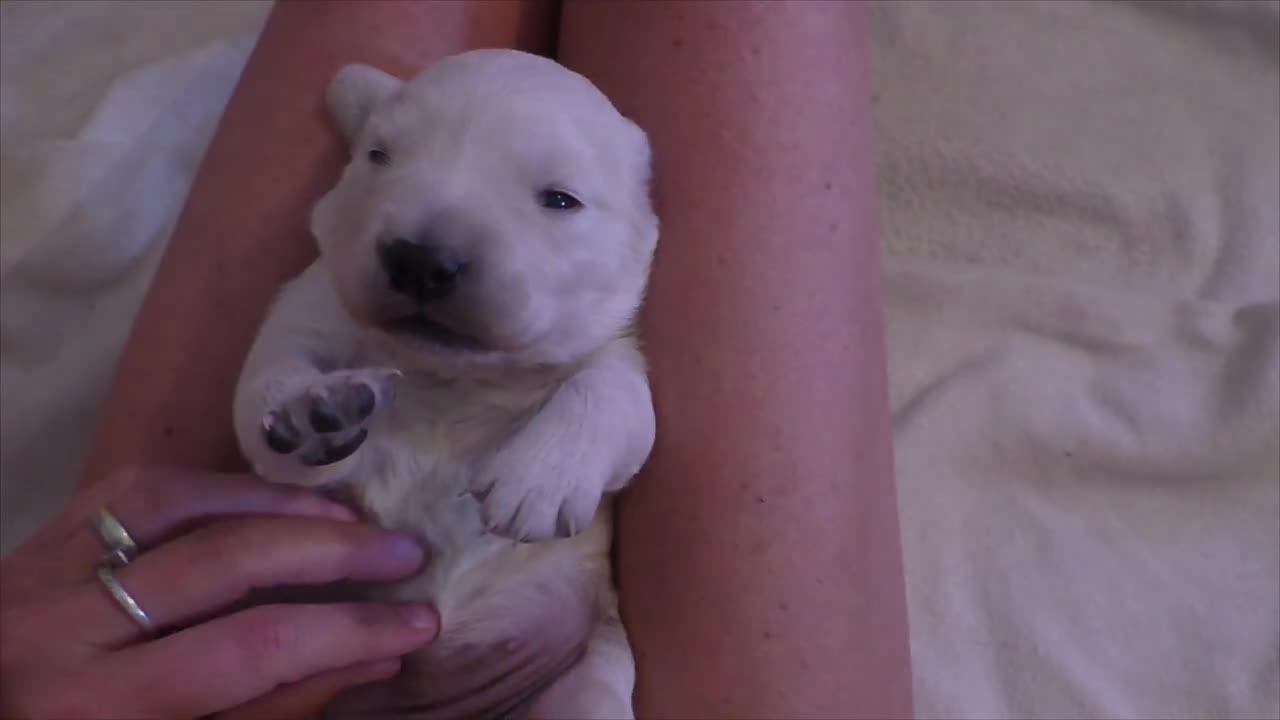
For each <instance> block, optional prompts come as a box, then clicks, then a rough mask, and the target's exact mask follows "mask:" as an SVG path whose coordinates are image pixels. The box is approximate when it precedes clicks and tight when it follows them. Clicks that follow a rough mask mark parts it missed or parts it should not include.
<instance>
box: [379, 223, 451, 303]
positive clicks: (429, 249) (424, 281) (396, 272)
mask: <svg viewBox="0 0 1280 720" xmlns="http://www.w3.org/2000/svg"><path fill="white" fill-rule="evenodd" d="M378 252H379V256H380V258H381V260H382V268H383V270H385V271H386V273H387V280H388V281H389V282H390V284H391V289H392V291H394V292H396V293H399V294H401V295H407V296H409V297H411V298H413V299H414V300H417V301H418V302H431V301H432V300H442V299H444V298H446V297H448V296H449V295H450V294H452V293H453V291H454V289H455V288H457V286H458V276H459V275H460V274H461V273H462V263H461V262H460V261H459V260H458V259H457V258H456V257H455V256H453V255H452V254H451V253H448V252H445V251H443V250H440V249H439V248H437V247H435V246H433V245H431V244H429V243H419V242H413V241H410V240H405V239H404V238H395V239H393V240H391V241H390V242H388V243H385V244H383V245H382V247H381V248H379V251H378Z"/></svg>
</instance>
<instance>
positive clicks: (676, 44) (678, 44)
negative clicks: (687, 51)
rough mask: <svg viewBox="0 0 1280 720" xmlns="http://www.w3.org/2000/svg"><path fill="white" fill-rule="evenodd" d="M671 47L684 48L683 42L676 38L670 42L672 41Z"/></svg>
mask: <svg viewBox="0 0 1280 720" xmlns="http://www.w3.org/2000/svg"><path fill="white" fill-rule="evenodd" d="M671 47H673V48H682V47H684V40H683V39H681V38H676V39H674V40H672V41H671Z"/></svg>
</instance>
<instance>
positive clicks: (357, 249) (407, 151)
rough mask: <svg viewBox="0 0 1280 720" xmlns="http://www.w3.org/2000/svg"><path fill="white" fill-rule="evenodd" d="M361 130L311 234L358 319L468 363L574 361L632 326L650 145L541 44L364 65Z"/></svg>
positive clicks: (642, 267)
mask: <svg viewBox="0 0 1280 720" xmlns="http://www.w3.org/2000/svg"><path fill="white" fill-rule="evenodd" d="M328 99H329V105H330V108H331V110H332V111H333V114H334V116H335V119H336V121H337V123H338V125H339V126H340V127H341V128H342V130H343V132H344V133H345V134H346V135H347V137H348V139H349V140H350V143H351V150H352V151H351V162H350V164H349V165H348V166H347V168H346V170H345V171H344V172H343V175H342V178H341V180H340V181H339V182H338V184H337V186H336V187H334V188H333V190H331V191H330V192H329V193H328V194H327V195H325V197H324V198H322V199H321V201H320V202H319V203H318V204H317V206H316V208H315V210H314V212H313V214H312V218H311V228H312V232H313V233H314V234H315V236H316V238H317V240H318V242H319V245H320V250H321V257H322V262H323V263H324V265H325V266H326V267H327V268H328V270H329V272H330V274H331V276H332V278H333V281H334V284H335V286H336V287H337V289H338V293H339V295H340V296H341V298H342V301H343V303H344V305H345V306H346V308H347V310H348V311H349V312H350V313H351V315H352V316H353V317H354V318H355V319H356V320H357V322H359V323H361V324H363V325H366V326H368V327H370V328H373V329H375V330H376V331H377V332H380V333H385V334H386V336H387V337H390V338H394V339H395V340H396V341H397V342H398V343H399V346H400V347H404V348H411V349H412V350H413V352H414V354H415V356H417V357H420V358H421V359H422V361H423V362H424V363H427V364H428V365H430V364H433V363H434V364H436V365H442V364H443V365H447V366H457V365H458V364H459V363H463V364H473V365H474V364H479V365H509V364H516V365H547V364H553V365H554V364H562V363H567V362H571V361H573V360H575V359H577V358H579V357H582V356H583V355H585V354H587V353H590V352H591V351H592V350H595V349H597V348H599V347H600V346H602V345H603V344H605V343H606V342H608V341H609V340H611V339H612V338H614V337H616V336H617V335H618V334H620V333H622V332H625V331H626V329H627V326H628V325H629V323H630V322H631V319H632V316H633V315H634V313H635V311H636V309H637V307H638V305H639V304H640V300H641V297H642V294H643V292H644V286H645V282H646V279H647V276H648V268H649V262H650V260H651V258H652V256H653V251H654V246H655V244H656V242H657V235H658V227H657V219H656V218H655V216H654V213H653V210H652V208H651V205H650V202H649V195H648V181H649V147H648V141H647V139H646V138H645V135H644V133H643V132H642V131H641V130H640V129H639V128H638V127H637V126H636V125H635V124H634V123H632V122H631V121H629V120H627V119H626V118H624V117H623V116H622V115H620V114H619V113H618V112H617V110H615V109H614V107H613V106H612V105H611V104H610V102H609V101H608V99H606V98H605V97H604V95H603V94H602V93H600V92H599V90H597V89H596V88H595V87H594V86H593V85H592V84H591V83H590V82H588V81H587V80H586V79H585V78H583V77H582V76H580V75H578V74H576V73H573V72H570V71H569V70H567V69H565V68H564V67H562V66H560V65H558V64H556V63H555V62H553V61H551V60H547V59H544V58H541V57H538V56H535V55H529V54H525V53H520V52H515V51H506V50H481V51H473V52H469V53H464V54H461V55H455V56H453V57H450V58H447V59H445V60H443V61H441V62H439V63H437V64H435V65H432V66H431V67H429V68H427V69H426V71H424V72H423V73H422V74H421V75H419V76H418V77H416V78H414V79H413V80H410V81H408V82H401V81H400V80H397V79H396V78H393V77H392V76H390V75H388V74H386V73H383V72H381V71H379V70H376V69H374V68H370V67H367V66H349V67H347V68H344V69H343V70H342V71H340V72H339V73H338V75H337V76H336V77H335V79H334V80H333V83H332V85H331V86H330V90H329V98H328Z"/></svg>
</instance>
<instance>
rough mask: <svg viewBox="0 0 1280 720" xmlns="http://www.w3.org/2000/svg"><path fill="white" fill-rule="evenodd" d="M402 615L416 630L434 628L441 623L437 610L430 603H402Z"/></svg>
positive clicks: (407, 623)
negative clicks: (437, 617) (438, 619)
mask: <svg viewBox="0 0 1280 720" xmlns="http://www.w3.org/2000/svg"><path fill="white" fill-rule="evenodd" d="M400 617H401V618H403V619H404V623H405V624H406V625H408V626H409V627H411V628H413V629H415V630H434V629H435V628H436V626H437V625H438V624H439V623H438V621H437V620H436V611H435V610H434V609H432V608H431V606H429V605H401V606H400Z"/></svg>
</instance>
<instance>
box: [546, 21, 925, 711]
mask: <svg viewBox="0 0 1280 720" xmlns="http://www.w3.org/2000/svg"><path fill="white" fill-rule="evenodd" d="M562 23H563V24H562V28H561V35H560V55H559V58H560V60H561V61H562V62H564V63H565V64H567V65H569V66H570V67H572V68H574V69H576V70H579V71H580V72H583V73H584V74H586V75H587V76H588V77H590V78H591V79H592V80H593V81H594V82H595V83H596V84H597V85H599V86H600V88H601V89H602V90H603V91H604V92H605V94H607V95H609V96H610V97H611V98H612V99H613V100H614V102H615V104H617V106H618V108H619V109H620V110H621V111H622V112H623V113H624V114H627V115H630V116H631V117H632V118H633V119H635V120H636V121H637V122H638V123H639V124H640V126H641V127H643V128H645V129H646V131H648V133H649V136H650V140H651V142H652V143H653V146H654V172H655V178H656V184H655V188H654V192H655V196H656V197H655V199H656V202H657V204H658V216H659V217H660V218H662V227H663V235H662V240H661V242H660V243H659V246H658V256H657V259H656V263H655V266H654V269H653V279H652V285H651V291H650V294H649V300H648V305H647V309H646V313H645V316H644V323H643V327H642V330H643V336H644V338H645V340H646V352H647V355H648V357H649V360H650V363H651V368H652V381H653V388H654V394H655V396H654V401H655V406H656V409H657V416H658V441H657V445H656V447H655V450H654V454H653V456H652V457H651V459H650V462H649V465H648V470H647V471H646V472H645V473H643V475H642V476H641V477H640V478H638V479H637V480H636V482H635V484H634V485H633V486H632V489H631V490H630V491H629V492H628V493H627V495H626V497H625V502H624V503H623V504H622V507H621V516H620V521H619V522H620V524H619V540H618V554H619V560H620V567H619V573H620V577H621V597H622V612H623V618H624V619H625V621H626V622H627V625H628V628H629V631H630V632H631V633H632V637H633V638H634V640H633V642H634V645H635V648H636V653H637V672H638V677H639V680H638V683H639V687H638V708H637V710H638V712H639V714H641V715H644V716H649V717H734V718H746V717H761V718H778V717H839V718H851V717H874V718H888V717H903V716H908V715H910V714H911V694H910V693H911V682H910V677H911V676H910V666H909V659H908V646H907V634H906V628H907V625H906V600H905V591H904V586H903V575H902V567H901V549H900V546H899V542H900V540H899V535H898V522H897V507H896V501H895V493H894V486H893V476H892V467H891V464H892V455H891V451H890V425H889V410H888V396H887V391H886V388H887V387H888V385H887V377H886V369H885V344H884V335H883V329H882V326H881V316H880V290H879V257H878V245H877V242H876V228H875V224H874V204H873V203H874V196H873V187H874V186H873V176H872V167H871V160H872V158H871V152H872V151H871V144H870V142H869V140H870V138H869V134H870V123H871V116H870V111H869V100H870V91H869V88H868V84H867V83H868V75H867V72H866V69H867V68H866V56H865V50H866V42H865V27H866V22H865V18H864V13H863V8H862V7H861V6H860V5H858V4H853V3H827V2H819V3H796V2H785V3H780V2H762V3H745V2H729V3H717V2H698V3H636V4H626V5H618V4H612V3H609V4H597V3H590V2H570V3H569V4H568V5H567V6H566V7H565V10H564V14H563V17H562ZM621 58H625V62H624V61H622V60H620V59H621ZM798 559H803V561H801V562H798V561H797V560H798Z"/></svg>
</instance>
